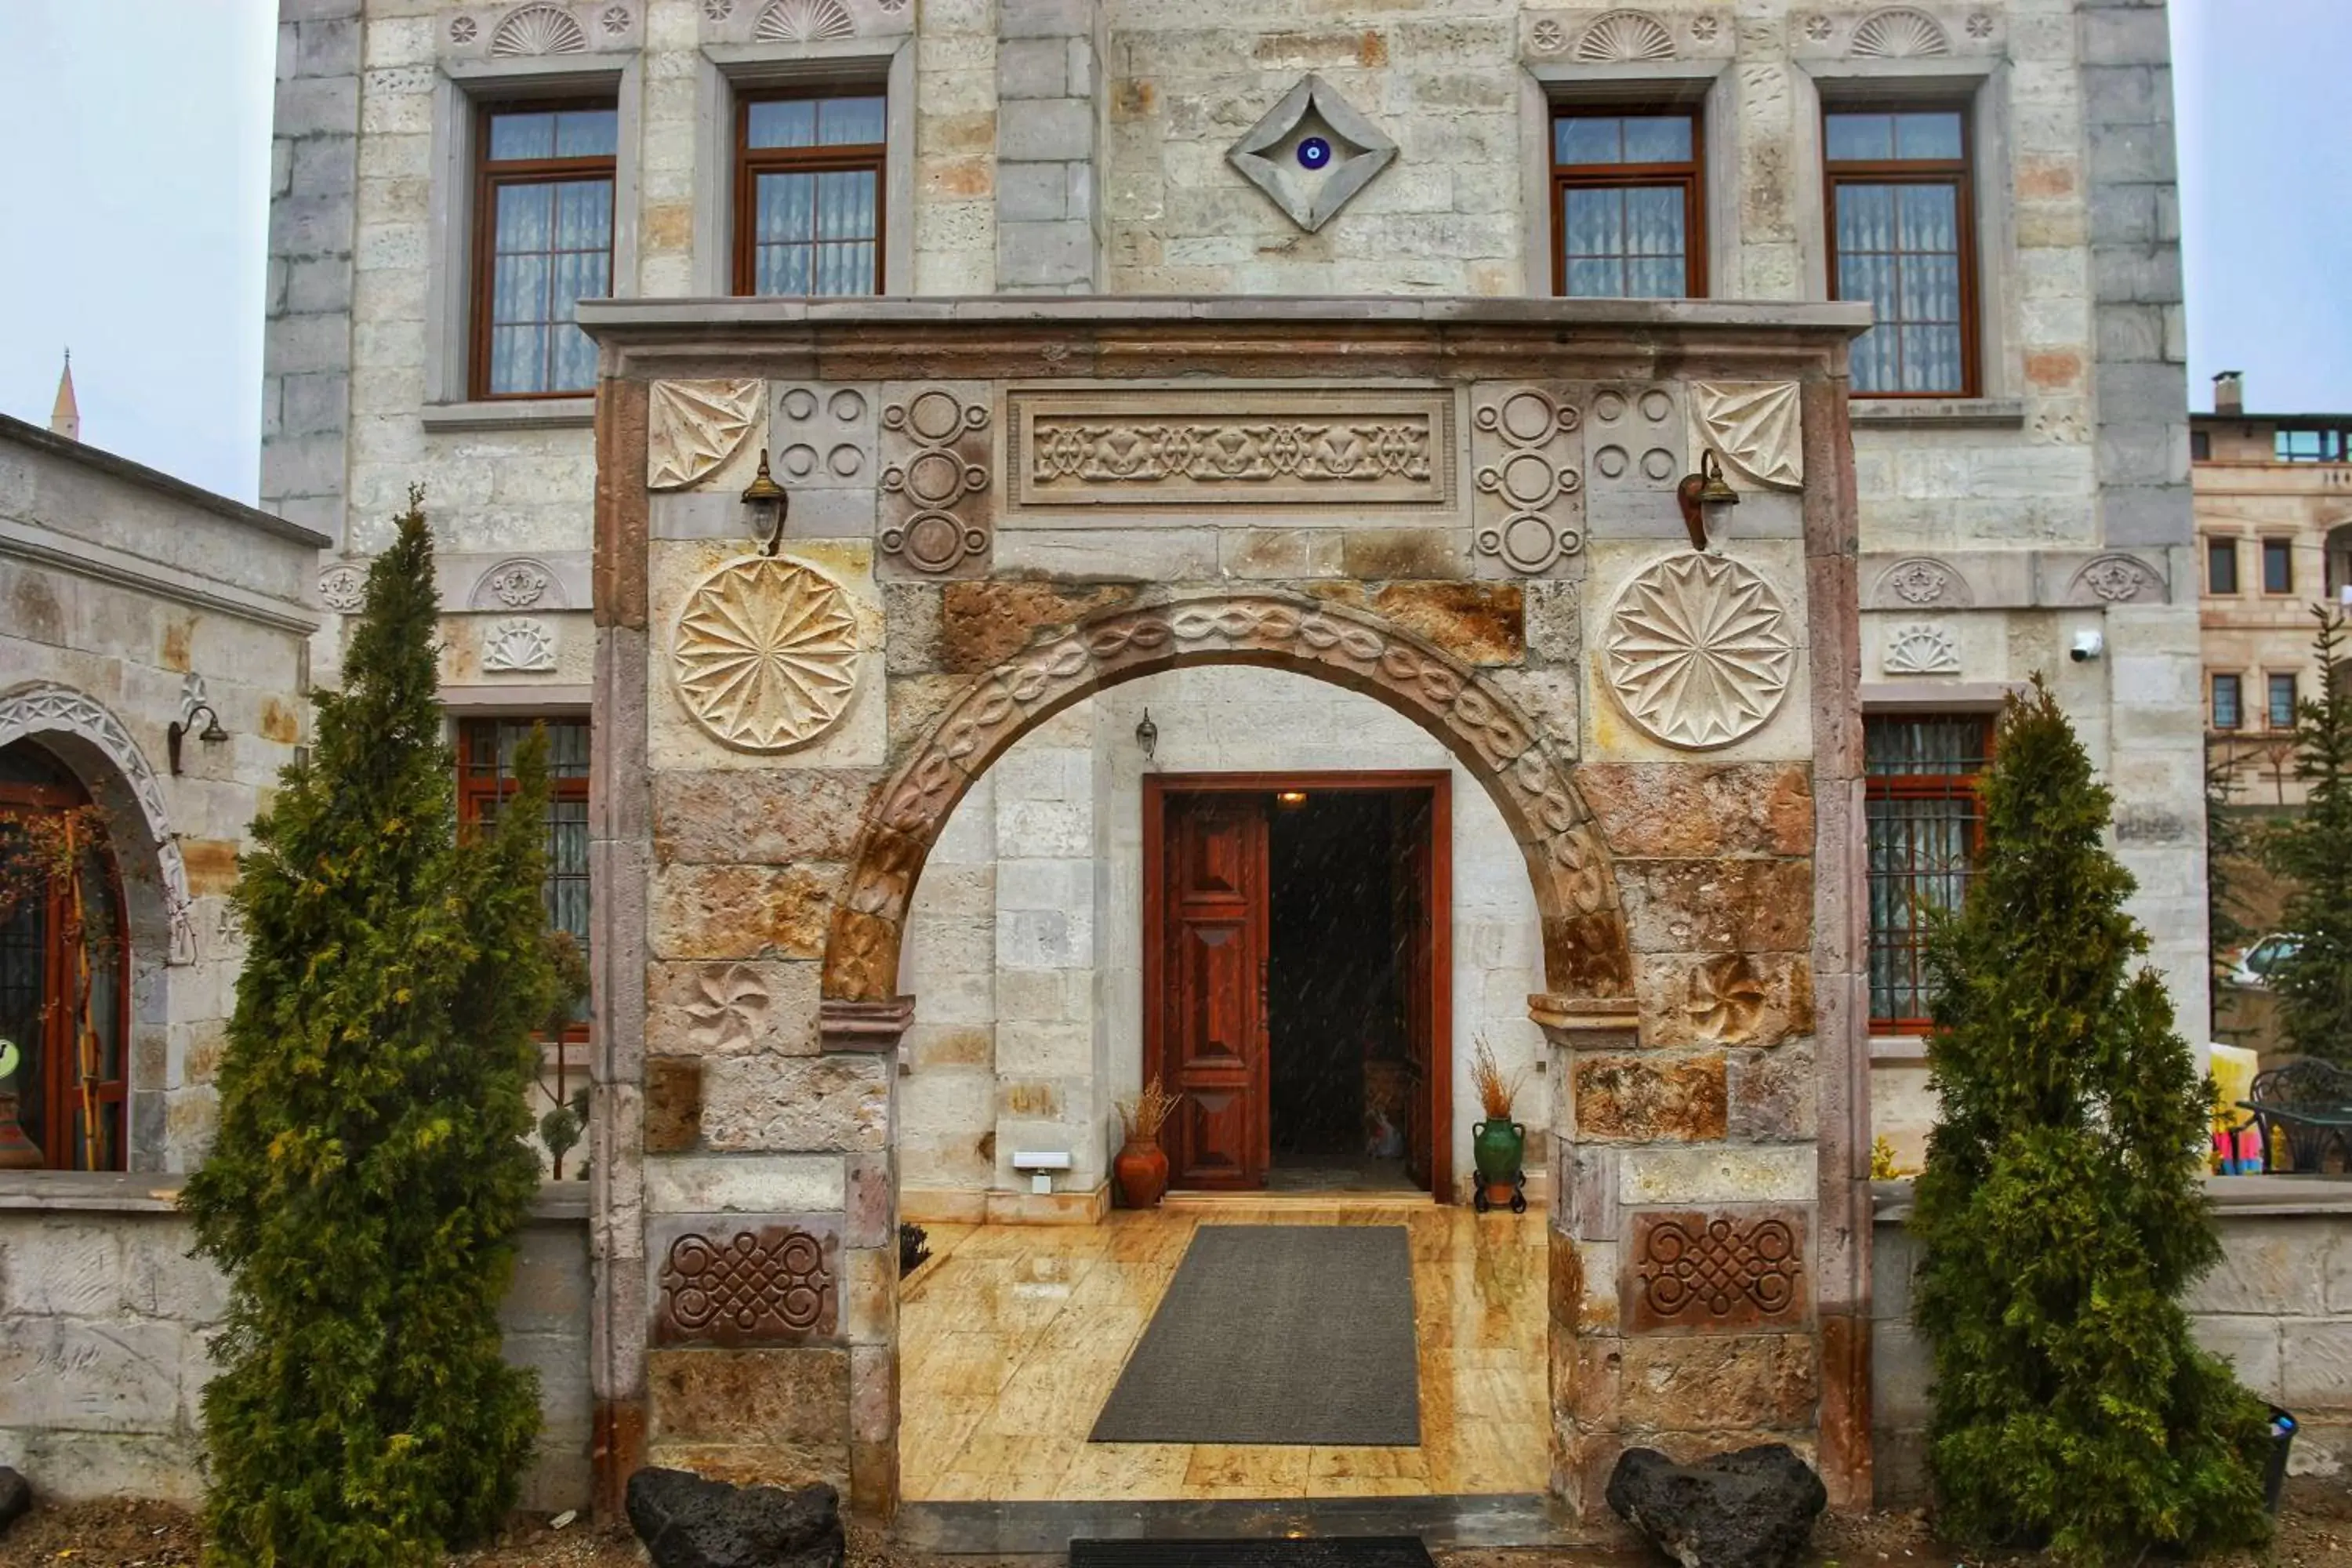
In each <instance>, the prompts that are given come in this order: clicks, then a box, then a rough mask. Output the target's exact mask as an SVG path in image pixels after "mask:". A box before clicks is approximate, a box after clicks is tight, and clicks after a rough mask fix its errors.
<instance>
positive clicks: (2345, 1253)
mask: <svg viewBox="0 0 2352 1568" xmlns="http://www.w3.org/2000/svg"><path fill="white" fill-rule="evenodd" d="M2210 1192H2211V1194H2212V1196H2213V1201H2214V1204H2215V1207H2216V1218H2217V1221H2218V1225H2219V1228H2220V1232H2221V1263H2220V1264H2219V1265H2218V1266H2217V1267H2216V1268H2214V1270H2213V1271H2212V1272H2211V1273H2210V1274H2208V1275H2207V1276H2206V1277H2205V1278H2204V1279H2201V1280H2200V1281H2199V1282H2198V1283H2197V1285H2196V1286H2195V1287H2194V1288H2193V1289H2191V1290H2190V1291H2189V1299H2188V1301H2187V1306H2188V1308H2189V1314H2190V1319H2191V1322H2192V1324H2193V1326H2194V1328H2195V1330H2196V1333H2197V1340H2198V1342H2199V1343H2200V1344H2201V1345H2203V1346H2204V1347H2205V1348H2206V1349H2207V1350H2208V1351H2210V1352H2213V1353H2214V1354H2215V1355H2218V1356H2221V1357H2223V1358H2225V1359H2226V1360H2228V1361H2229V1362H2230V1363H2231V1366H2232V1367H2233V1368H2234V1369H2235V1370H2236V1372H2237V1374H2238V1381H2239V1382H2241V1383H2242V1384H2245V1385H2246V1387H2248V1388H2249V1389H2251V1390H2252V1391H2253V1393H2254V1394H2257V1395H2258V1396H2260V1397H2261V1398H2263V1399H2266V1400H2268V1401H2270V1402H2271V1403H2272V1404H2273V1405H2280V1406H2283V1407H2284V1408H2285V1409H2286V1410H2288V1411H2291V1412H2292V1413H2293V1414H2294V1417H2295V1419H2296V1421H2298V1422H2299V1423H2301V1425H2302V1430H2301V1431H2300V1432H2299V1433H2298V1434H2297V1435H2296V1436H2295V1440H2294V1452H2293V1456H2292V1459H2291V1461H2290V1464H2289V1468H2288V1475H2289V1477H2290V1480H2289V1484H2288V1490H2289V1494H2290V1495H2293V1494H2294V1493H2295V1492H2298V1491H2303V1492H2307V1493H2310V1494H2314V1495H2315V1497H2316V1496H2317V1495H2320V1494H2325V1495H2327V1496H2330V1497H2333V1498H2341V1496H2342V1495H2343V1485H2344V1476H2345V1474H2346V1471H2347V1466H2352V1183H2346V1182H2340V1181H2337V1180H2336V1179H2334V1178H2330V1177H2318V1176H2313V1177H2304V1176H2225V1177H2217V1178H2215V1179H2214V1180H2213V1181H2212V1182H2211V1183H2210ZM1875 1196H1876V1199H1877V1205H1876V1206H1877V1231H1878V1234H1877V1238H1876V1242H1875V1245H1874V1249H1873V1272H1874V1277H1875V1281H1876V1283H1875V1288H1874V1291H1873V1297H1872V1305H1871V1317H1872V1322H1871V1347H1872V1348H1871V1357H1872V1392H1873V1405H1874V1426H1873V1430H1872V1441H1873V1445H1874V1447H1875V1449H1876V1452H1877V1472H1878V1500H1879V1502H1880V1503H1881V1504H1882V1505H1883V1506H1886V1507H1895V1506H1909V1505H1916V1504H1917V1503H1920V1502H1923V1501H1925V1500H1927V1491H1928V1486H1927V1456H1926V1450H1925V1435H1926V1428H1927V1415H1928V1387H1929V1384H1930V1383H1931V1382H1932V1381H1933V1372H1932V1363H1931V1359H1930V1355H1929V1352H1928V1347H1927V1344H1926V1342H1924V1341H1922V1340H1921V1338H1920V1337H1919V1335H1918V1334H1917V1332H1916V1331H1914V1330H1913V1328H1912V1326H1911V1323H1910V1321H1909V1314H1910V1310H1911V1277H1912V1273H1913V1270H1914V1269H1915V1268H1916V1266H1917V1248H1916V1247H1915V1246H1914V1244H1913V1243H1912V1241H1911V1240H1910V1238H1909V1237H1907V1236H1906V1234H1905V1232H1904V1229H1903V1220H1904V1217H1905V1215H1906V1213H1907V1212H1908V1209H1909V1206H1910V1184H1908V1183H1884V1184H1879V1185H1878V1186H1877V1188H1876V1190H1875Z"/></svg>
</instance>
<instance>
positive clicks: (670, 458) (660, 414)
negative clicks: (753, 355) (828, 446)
mask: <svg viewBox="0 0 2352 1568" xmlns="http://www.w3.org/2000/svg"><path fill="white" fill-rule="evenodd" d="M762 390H763V387H762V384H761V383H760V382H758V381H756V380H750V379H741V380H727V381H657V382H655V383H654V384H653V387H652V390H651V391H650V392H649V393H648V394H647V395H646V486H647V488H648V489H657V490H682V489H686V488H688V486H690V485H694V484H698V483H700V482H701V481H702V480H703V479H708V478H709V477H710V476H711V475H712V474H714V473H716V472H718V471H719V468H720V466H721V465H723V464H724V463H725V462H726V461H727V459H728V458H731V457H733V456H734V455H735V454H736V453H737V452H738V451H740V449H741V448H742V446H743V442H744V439H745V437H749V436H750V435H751V430H752V427H753V426H755V425H757V424H758V423H759V418H760V395H761V391H762Z"/></svg>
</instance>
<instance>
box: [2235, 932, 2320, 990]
mask: <svg viewBox="0 0 2352 1568" xmlns="http://www.w3.org/2000/svg"><path fill="white" fill-rule="evenodd" d="M2302 946H2303V939H2302V938H2301V937H2299V936H2296V935H2294V934H2293V933H2292V932H2289V931H2275V932H2273V933H2272V934H2271V935H2269V936H2266V937H2264V938H2263V940H2262V941H2260V942H2256V943H2254V945H2253V946H2252V947H2250V948H2248V949H2246V951H2245V952H2243V953H2242V954H2240V955H2239V958H2238V962H2237V963H2235V964H2233V965H2231V969H2230V984H2232V985H2235V986H2239V987H2241V988H2242V989H2244V990H2247V991H2267V990H2269V989H2270V988H2271V974H2272V972H2273V971H2274V970H2276V969H2277V968H2278V966H2279V965H2280V964H2282V963H2285V962H2286V961H2287V960H2288V959H2290V958H2292V957H2294V954H2295V953H2296V952H2297V951H2299V950H2300V949H2301V948H2302Z"/></svg>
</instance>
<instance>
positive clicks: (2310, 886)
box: [2263, 605, 2352, 1062]
mask: <svg viewBox="0 0 2352 1568" xmlns="http://www.w3.org/2000/svg"><path fill="white" fill-rule="evenodd" d="M2312 615H2313V616H2315V618H2316V619H2317V621H2318V628H2317V630H2316V632H2315V635H2314V636H2313V637H2312V651H2313V652H2314V653H2315V655H2317V659H2316V662H2317V664H2318V666H2319V682H2320V684H2319V692H2318V694H2317V695H2316V696H2315V697H2306V698H2305V699H2304V700H2302V701H2301V702H2300V703H2298V704H2297V705H2296V710H2295V731H2294V748H2295V754H2294V773H2295V777H2297V778H2299V779H2301V780H2303V781H2304V783H2305V785H2306V786H2307V791H2306V795H2305V804H2304V807H2303V811H2302V812H2301V814H2300V815H2298V816H2294V817H2292V818H2289V819H2287V820H2284V821H2282V822H2279V823H2276V824H2274V825H2273V826H2272V827H2271V829H2270V831H2269V832H2268V833H2266V834H2265V835H2264V836H2263V852H2264V858H2267V859H2268V860H2269V862H2270V865H2271V868H2272V869H2273V871H2275V872H2277V873H2278V874H2279V875H2280V877H2282V878H2283V879H2285V881H2286V883H2287V888H2288V891H2287V896H2286V900H2285V902H2284V907H2283V908H2282V910H2281V919H2282V920H2283V921H2284V924H2285V927H2286V929H2287V930H2288V931H2293V932H2294V933H2295V934H2296V935H2297V936H2298V937H2300V938H2301V939H2302V945H2301V946H2300V947H2298V948H2297V949H2296V950H2295V952H2294V955H2293V956H2291V957H2289V958H2287V959H2286V960H2285V961H2284V962H2283V963H2280V964H2279V965H2278V967H2277V968H2275V969H2273V971H2272V972H2271V974H2270V984H2271V989H2272V991H2273V993H2275V994H2276V995H2277V996H2278V1001H2279V1009H2278V1010H2279V1026H2280V1028H2281V1029H2282V1030H2283V1031H2284V1034H2285V1036H2286V1037H2287V1041H2288V1043H2289V1044H2290V1045H2292V1046H2293V1047H2294V1051H2295V1054H2296V1055H2298V1056H2306V1057H2323V1058H2327V1059H2328V1060H2331V1061H2336V1062H2352V681H2347V680H2344V679H2339V678H2338V673H2339V672H2338V670H2337V668H2336V667H2337V664H2338V662H2339V660H2340V659H2341V658H2342V649H2343V646H2344V638H2345V635H2346V631H2347V623H2346V621H2345V619H2344V617H2343V616H2340V615H2338V614H2336V612H2335V611H2333V610H2331V609H2329V608H2328V607H2327V606H2326V605H2315V606H2314V607H2313V610H2312Z"/></svg>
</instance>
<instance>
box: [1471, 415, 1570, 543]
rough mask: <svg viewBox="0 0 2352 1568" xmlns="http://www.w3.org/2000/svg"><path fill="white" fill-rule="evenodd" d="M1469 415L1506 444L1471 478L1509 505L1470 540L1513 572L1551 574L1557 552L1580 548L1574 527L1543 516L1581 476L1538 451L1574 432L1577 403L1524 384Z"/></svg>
mask: <svg viewBox="0 0 2352 1568" xmlns="http://www.w3.org/2000/svg"><path fill="white" fill-rule="evenodd" d="M1474 417H1475V421H1476V423H1477V426H1478V428H1479V429H1481V430H1483V431H1486V432H1487V433H1489V434H1491V435H1496V436H1499V437H1502V438H1503V441H1504V443H1505V445H1506V446H1507V447H1508V448H1509V450H1508V452H1507V454H1506V455H1505V456H1504V457H1503V458H1501V459H1500V460H1498V461H1496V462H1494V463H1490V464H1487V465H1486V466H1485V467H1483V468H1480V469H1479V470H1478V473H1477V476H1476V482H1477V486H1478V488H1479V489H1481V490H1483V491H1484V492H1486V494H1488V495H1491V496H1494V497H1496V498H1497V499H1499V500H1501V501H1502V502H1503V504H1504V506H1505V507H1506V508H1507V513H1506V515H1505V516H1504V517H1503V519H1502V520H1501V521H1499V522H1496V523H1492V524H1486V525H1482V526H1481V527H1480V528H1479V530H1478V531H1477V535H1476V537H1475V541H1474V542H1475V545H1476V547H1477V549H1478V552H1479V553H1481V554H1483V555H1492V556H1496V557H1497V558H1499V559H1500V560H1501V561H1502V562H1503V563H1504V564H1506V565H1507V566H1509V567H1510V568H1511V570H1512V571H1514V572H1524V573H1528V574H1531V575H1532V574H1536V573H1539V572H1545V571H1549V569H1550V568H1551V567H1552V566H1553V565H1554V564H1555V563H1558V562H1559V559H1560V558H1561V557H1562V556H1566V555H1573V554H1575V553H1576V552H1578V551H1580V550H1581V549H1583V548H1584V535H1583V533H1582V532H1581V531H1579V530H1578V529H1577V528H1576V527H1574V526H1573V525H1572V524H1570V523H1566V522H1557V523H1556V522H1554V521H1553V520H1552V519H1550V518H1549V517H1547V516H1545V515H1544V510H1545V509H1546V508H1548V507H1549V506H1551V505H1552V504H1553V503H1554V502H1555V501H1557V500H1559V498H1561V497H1562V496H1566V495H1572V494H1574V493H1575V492H1576V491H1577V490H1578V489H1581V488H1582V486H1583V484H1584V477H1583V476H1582V475H1581V474H1580V473H1578V472H1577V471H1576V468H1574V466H1573V465H1570V464H1567V463H1555V462H1554V461H1553V460H1552V459H1551V458H1548V457H1547V456H1545V454H1544V451H1543V448H1544V447H1546V446H1547V445H1549V443H1550V442H1551V440H1552V438H1553V437H1557V436H1560V435H1563V434H1566V433H1567V432H1569V431H1571V430H1574V429H1575V428H1576V427H1577V426H1578V425H1579V424H1580V423H1581V422H1582V418H1583V416H1581V415H1580V413H1579V412H1578V411H1577V409H1576V406H1575V405H1573V404H1568V403H1559V402H1556V401H1555V400H1554V399H1553V398H1552V397H1551V396H1550V395H1548V394H1546V393H1542V392H1538V391H1536V390H1535V389H1534V388H1532V387H1527V388H1522V389H1521V390H1519V391H1517V392H1514V393H1512V394H1510V395H1508V396H1506V397H1504V398H1503V399H1502V400H1501V401H1499V402H1496V403H1491V404H1487V405H1484V406H1482V407H1481V408H1480V409H1479V410H1478V412H1477V414H1476V415H1475V416H1474Z"/></svg>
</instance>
